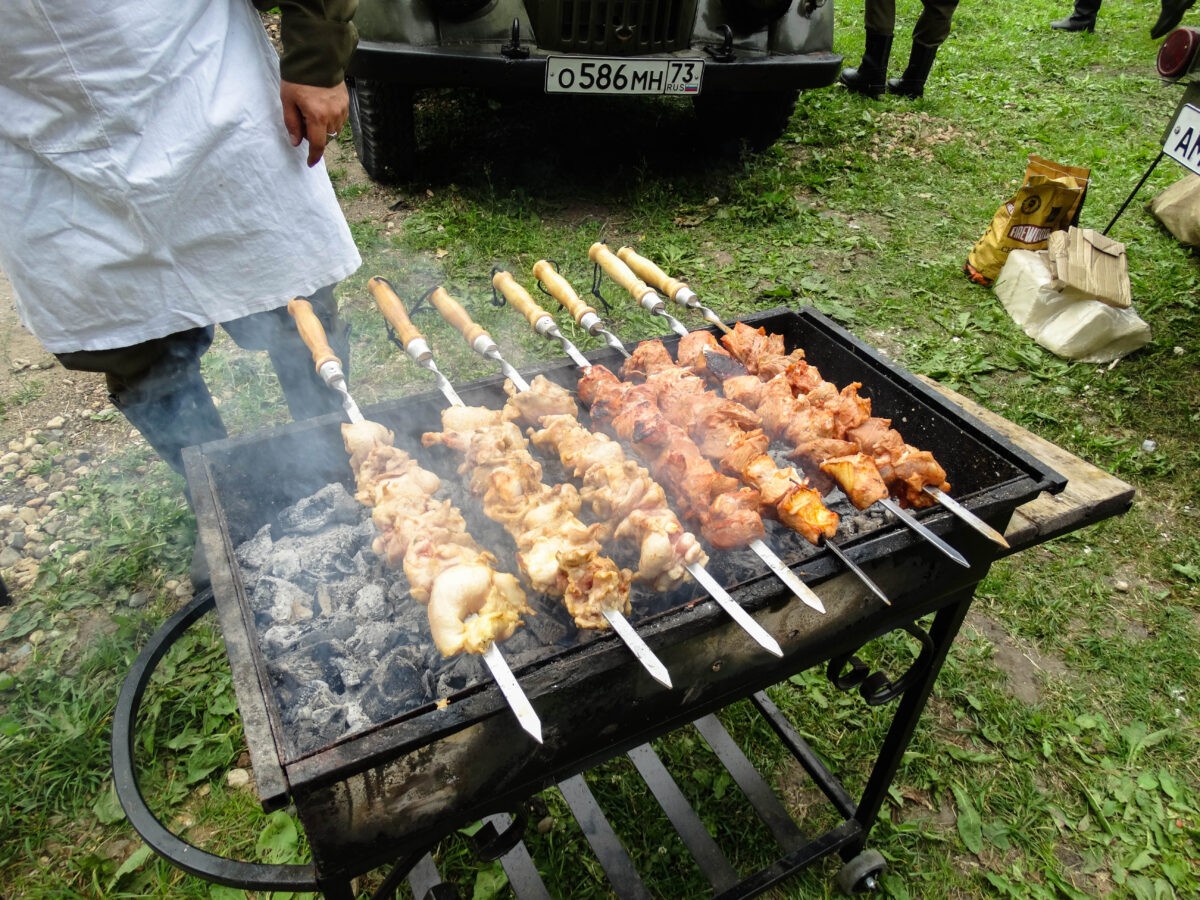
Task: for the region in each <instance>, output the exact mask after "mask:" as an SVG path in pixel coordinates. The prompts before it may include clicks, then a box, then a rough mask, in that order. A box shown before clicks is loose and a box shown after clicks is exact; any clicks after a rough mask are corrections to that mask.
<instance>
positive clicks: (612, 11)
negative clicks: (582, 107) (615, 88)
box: [535, 0, 696, 56]
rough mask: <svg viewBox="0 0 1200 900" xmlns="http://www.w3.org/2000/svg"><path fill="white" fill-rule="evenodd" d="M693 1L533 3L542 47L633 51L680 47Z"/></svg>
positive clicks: (688, 34)
mask: <svg viewBox="0 0 1200 900" xmlns="http://www.w3.org/2000/svg"><path fill="white" fill-rule="evenodd" d="M695 17H696V0H558V2H554V3H541V4H538V8H537V14H536V26H535V27H536V29H537V38H538V46H539V47H540V48H541V49H543V50H562V51H566V52H570V53H603V54H606V55H608V56H638V55H644V54H648V53H665V52H669V51H672V50H681V49H685V48H686V47H687V46H688V43H689V38H690V37H691V32H692V22H693V21H694V20H695Z"/></svg>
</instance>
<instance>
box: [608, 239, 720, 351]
mask: <svg viewBox="0 0 1200 900" xmlns="http://www.w3.org/2000/svg"><path fill="white" fill-rule="evenodd" d="M617 258H618V259H619V260H621V262H623V263H625V265H627V266H629V268H630V269H631V270H632V271H633V273H634V274H635V275H637V277H638V278H640V279H642V281H644V282H646V283H647V284H648V285H650V287H652V288H655V289H657V290H660V291H662V292H663V295H664V296H666V297H669V298H671V299H672V300H673V301H675V302H676V303H678V304H679V305H680V306H682V307H685V308H686V309H694V310H695V311H696V312H698V313H700V315H702V316H704V318H705V319H706V320H707V321H708V322H711V323H712V324H713V325H716V326H717V327H718V328H720V329H721V330H722V331H724V332H725V333H726V334H728V333H729V332H730V330H731V329H730V327H729V326H728V325H726V324H725V323H724V322H723V321H722V320H721V317H720V316H718V315H717V314H716V313H715V312H714V311H713V310H711V309H709V308H708V307H707V306H705V305H704V304H703V303H701V302H700V298H699V297H697V296H696V292H695V291H693V290H692V289H691V288H690V287H688V286H687V284H686V283H684V282H682V281H680V280H679V279H677V278H672V277H670V276H669V275H667V273H666V272H664V271H663V270H662V269H660V268H659V267H658V266H656V265H655V264H654V263H652V262H651V261H650V260H648V259H646V258H645V257H644V256H638V254H637V253H636V252H634V250H633V248H632V247H619V248H617Z"/></svg>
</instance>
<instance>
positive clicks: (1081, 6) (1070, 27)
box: [1050, 0, 1100, 32]
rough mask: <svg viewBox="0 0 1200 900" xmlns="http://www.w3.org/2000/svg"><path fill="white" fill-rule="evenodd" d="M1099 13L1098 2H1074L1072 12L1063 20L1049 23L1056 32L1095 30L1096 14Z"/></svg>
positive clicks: (1093, 0)
mask: <svg viewBox="0 0 1200 900" xmlns="http://www.w3.org/2000/svg"><path fill="white" fill-rule="evenodd" d="M1098 12H1100V0H1076V2H1075V9H1074V11H1073V12H1072V13H1071V14H1070V15H1069V16H1067V17H1066V18H1065V19H1058V20H1056V21H1054V22H1051V23H1050V27H1051V28H1053V29H1055V30H1056V31H1087V32H1093V31H1095V30H1096V13H1098Z"/></svg>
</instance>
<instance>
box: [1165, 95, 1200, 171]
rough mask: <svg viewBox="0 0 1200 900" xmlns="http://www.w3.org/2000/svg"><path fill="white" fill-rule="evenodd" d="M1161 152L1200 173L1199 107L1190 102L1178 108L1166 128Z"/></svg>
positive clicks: (1186, 167) (1190, 169)
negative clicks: (1169, 125) (1173, 119)
mask: <svg viewBox="0 0 1200 900" xmlns="http://www.w3.org/2000/svg"><path fill="white" fill-rule="evenodd" d="M1163 153H1165V154H1166V155H1167V156H1169V157H1171V159H1173V160H1175V161H1176V162H1177V163H1179V164H1180V165H1181V166H1183V167H1184V168H1185V169H1188V170H1189V171H1192V172H1195V173H1196V174H1197V175H1200V109H1197V108H1196V107H1195V106H1192V105H1191V104H1190V103H1189V104H1184V105H1183V106H1181V107H1180V108H1179V113H1178V114H1177V115H1176V116H1175V121H1174V122H1173V123H1171V127H1170V128H1168V129H1167V137H1166V140H1165V141H1164V142H1163Z"/></svg>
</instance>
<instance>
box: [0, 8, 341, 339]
mask: <svg viewBox="0 0 1200 900" xmlns="http://www.w3.org/2000/svg"><path fill="white" fill-rule="evenodd" d="M0 111H2V114H0V268H3V269H4V271H5V272H6V274H7V275H8V276H9V278H10V279H11V281H12V284H13V288H14V290H15V293H16V298H17V300H16V303H17V311H18V313H19V314H20V317H21V321H22V322H23V323H24V325H25V327H26V328H28V329H29V330H30V331H31V332H32V333H33V334H34V335H35V336H37V337H38V339H39V340H41V342H42V343H43V344H45V346H46V348H47V349H48V350H50V351H52V352H56V353H62V352H68V351H73V350H101V349H109V348H113V347H124V346H130V345H133V344H137V343H140V342H142V341H145V340H149V339H150V338H155V337H162V336H163V335H167V334H172V333H174V332H177V331H181V330H183V329H186V328H192V327H195V326H198V325H211V324H215V323H218V322H223V321H229V320H231V319H235V318H238V317H240V316H244V315H247V314H249V313H253V312H260V311H262V310H265V309H272V308H275V307H278V306H281V305H283V304H285V303H286V302H287V301H288V300H289V299H290V298H291V297H293V296H295V295H297V294H307V293H310V292H312V291H314V290H316V289H317V288H320V287H323V286H324V285H328V284H332V283H333V282H336V281H340V280H341V279H343V278H345V277H346V276H348V275H350V274H351V273H353V272H354V271H355V270H356V269H357V268H358V266H359V265H360V263H361V260H360V258H359V255H358V251H357V250H356V249H355V246H354V241H353V239H352V238H351V236H350V231H349V229H348V228H347V227H346V223H345V219H344V218H343V216H342V213H341V211H340V209H339V207H338V203H337V198H336V197H335V196H334V193H333V189H332V186H331V185H330V183H329V177H328V175H327V173H326V171H325V166H324V163H321V164H319V165H317V166H316V167H314V168H312V169H309V168H308V166H307V165H306V155H307V150H308V148H307V145H306V144H303V143H302V144H301V146H300V147H292V146H291V144H290V142H289V141H288V137H287V132H286V131H285V129H284V127H283V118H282V111H281V107H280V103H279V73H278V59H277V57H276V54H275V51H274V50H273V48H272V47H271V44H270V42H269V40H268V39H267V36H266V33H265V31H264V30H263V27H262V24H261V22H260V20H259V18H258V14H257V13H256V12H255V11H254V9H253V7H252V6H251V4H250V2H249V0H120V2H112V0H79V2H73V3H64V2H61V0H2V2H0Z"/></svg>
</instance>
